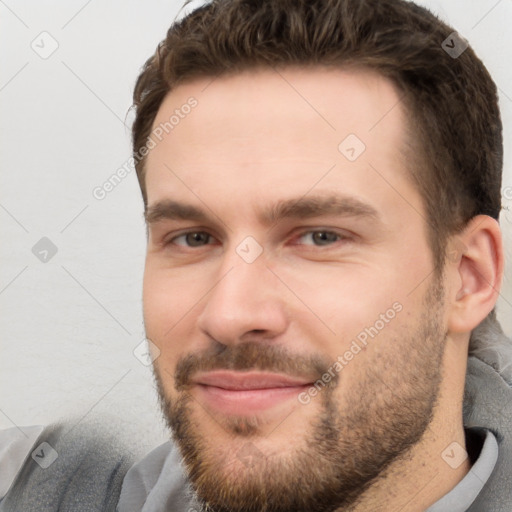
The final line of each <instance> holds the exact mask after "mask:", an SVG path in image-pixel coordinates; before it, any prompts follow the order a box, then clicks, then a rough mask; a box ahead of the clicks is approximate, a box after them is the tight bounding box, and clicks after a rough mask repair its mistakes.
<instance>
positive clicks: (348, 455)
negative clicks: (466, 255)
mask: <svg viewBox="0 0 512 512" xmlns="http://www.w3.org/2000/svg"><path fill="white" fill-rule="evenodd" d="M442 299H443V290H442V287H441V284H440V281H434V282H433V283H432V285H431V286H430V288H429V290H428V291H427V292H426V294H425V300H424V308H423V311H422V315H421V318H420V321H419V323H418V325H417V327H416V328H411V330H408V336H407V339H404V337H401V338H399V337H396V338H387V339H385V340H382V343H386V344H387V349H386V351H381V353H380V355H379V358H378V359H375V360H373V364H367V368H366V371H365V372H364V377H363V378H362V379H361V381H360V382H357V383H355V384H353V385H352V388H353V389H349V390H346V389H344V390H343V394H344V400H345V403H344V406H343V408H342V409H343V410H340V407H339V404H338V399H337V396H336V393H337V391H338V392H339V389H338V383H339V379H334V380H333V384H332V385H330V386H327V387H325V388H324V389H323V390H322V391H321V392H320V393H319V395H318V396H317V397H315V399H314V400H313V401H312V403H311V404H308V405H298V406H299V407H316V408H317V409H318V414H317V415H316V417H314V419H313V420H311V421H310V422H309V425H306V426H305V428H304V429H303V432H304V435H303V436H302V438H301V439H295V440H294V443H293V449H292V450H291V451H289V452H288V453H283V451H282V450H279V449H278V447H277V449H276V450H275V451H274V452H273V453H272V454H271V455H268V454H267V453H265V452H264V451H263V450H261V451H260V450H259V449H258V442H259V441H261V439H262V437H261V436H260V434H259V433H260V427H261V426H260V424H259V422H258V418H257V417H253V418H250V417H242V416H241V417H237V418H234V417H233V418H227V419H226V421H225V422H223V425H222V426H223V428H224V432H223V433H222V438H220V439H212V438H211V437H207V436H206V432H205V431H204V429H203V428H202V427H204V425H202V424H201V419H200V418H202V421H204V418H205V417H207V415H206V413H205V412H204V411H203V409H202V408H201V407H200V406H199V404H198V403H197V402H196V401H195V400H194V398H193V397H192V396H191V394H190V393H188V391H187V390H186V389H185V390H183V389H182V390H181V391H180V392H179V393H178V397H177V398H176V399H174V400H171V399H170V398H169V397H167V396H166V394H165V393H164V388H163V383H162V380H161V376H160V374H159V373H158V371H157V370H156V369H155V371H154V378H155V383H156V386H157V390H158V394H159V402H160V407H161V410H162V413H163V416H164V420H165V422H166V424H167V426H168V427H169V429H170V430H171V432H172V436H173V438H174V441H175V442H176V444H177V446H178V448H179V450H180V453H181V456H182V458H183V462H184V466H185V468H186V470H187V475H188V479H189V482H190V483H191V486H192V488H193V490H194V493H195V497H196V499H197V501H198V502H199V503H200V504H201V506H202V507H203V510H204V511H208V512H291V511H294V512H334V511H346V512H348V511H350V510H352V509H353V508H354V507H355V506H356V505H357V503H358V501H359V500H360V499H361V497H362V496H363V495H364V493H365V491H367V489H368V488H369V487H371V486H372V485H373V484H374V483H375V482H377V481H378V480H379V478H382V476H383V474H384V472H385V470H386V469H388V468H389V466H390V465H391V464H392V463H393V462H396V461H397V460H399V459H400V458H401V457H404V456H406V454H407V452H408V451H409V450H410V449H411V448H412V447H413V446H414V445H416V444H417V443H418V442H419V441H420V440H421V438H422V437H423V434H424V433H425V431H426V429H427V427H428V426H429V424H430V422H431V421H432V418H433V411H434V408H435V406H436V403H437V399H438V394H439V388H440V383H441V371H442V358H443V354H444V347H445V341H446V333H445V332H443V331H442V327H441V318H442ZM373 343H379V340H378V338H377V339H375V340H374V341H373ZM226 350H229V351H226ZM226 350H225V351H224V352H223V355H222V361H223V367H227V366H229V367H230V368H231V369H248V368H250V367H253V368H258V369H266V370H270V371H272V370H274V371H278V370H279V369H280V368H276V367H275V364H272V361H276V359H275V357H276V354H274V353H273V350H274V347H272V346H271V345H258V343H257V342H256V343H247V344H242V345H237V346H233V347H229V349H226ZM260 356H261V357H260ZM288 359H289V361H288V366H293V364H294V363H295V362H294V361H293V356H290V355H288ZM227 361H229V362H230V364H229V365H225V363H226V362H227ZM280 361H281V363H280V364H279V365H278V366H281V367H282V365H283V359H282V357H281V359H280ZM285 363H286V361H285ZM302 363H303V364H304V362H302ZM368 363H370V361H368ZM214 364H215V363H212V367H213V366H214ZM309 364H310V365H313V364H314V362H313V361H311V362H310V363H309ZM351 364H354V363H351ZM179 366H180V365H179V364H178V366H177V370H178V368H179ZM182 368H184V367H182ZM193 368H194V364H191V365H189V367H187V369H186V371H184V372H182V375H186V374H187V371H188V372H189V373H190V372H191V371H192V369H193ZM389 368H392V369H393V371H392V372H389V373H384V371H385V369H389ZM318 369H319V367H318V365H317V370H318ZM177 373H178V371H177ZM175 375H176V374H175ZM178 389H180V386H178ZM293 418H294V414H293V413H292V414H291V415H290V417H289V418H287V419H285V420H284V421H283V422H282V424H280V425H279V426H278V427H277V428H276V431H277V430H279V431H281V432H282V431H283V429H286V425H287V421H293ZM207 419H208V421H213V420H212V419H211V418H209V417H207ZM224 433H225V435H224ZM244 447H245V448H247V447H249V448H251V447H252V456H251V458H250V459H251V463H250V464H246V463H244V461H243V459H242V458H241V457H240V452H243V450H244ZM250 451H251V449H249V452H250Z"/></svg>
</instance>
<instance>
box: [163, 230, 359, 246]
mask: <svg viewBox="0 0 512 512" xmlns="http://www.w3.org/2000/svg"><path fill="white" fill-rule="evenodd" d="M193 233H201V234H206V235H208V236H209V237H210V238H214V237H213V236H212V235H210V233H208V232H207V231H199V230H189V231H184V232H182V233H180V234H179V235H175V236H173V237H172V238H170V239H169V240H164V241H163V246H164V247H167V246H170V245H177V246H178V247H182V248H187V249H194V248H196V249H197V248H200V247H205V246H207V245H211V244H209V243H206V244H204V245H201V246H195V247H193V246H188V245H185V246H183V245H178V244H173V242H174V241H175V240H176V239H178V238H181V237H186V236H187V235H190V234H193ZM312 233H324V234H328V235H335V236H337V237H338V239H339V240H337V241H335V242H332V243H330V244H327V245H316V244H306V245H308V246H313V247H332V246H333V245H334V244H336V242H342V241H348V240H350V237H349V236H346V235H342V234H341V233H337V232H336V231H332V230H327V229H309V230H306V231H301V232H300V233H298V235H297V236H296V238H299V239H300V238H302V237H304V236H305V235H309V234H312Z"/></svg>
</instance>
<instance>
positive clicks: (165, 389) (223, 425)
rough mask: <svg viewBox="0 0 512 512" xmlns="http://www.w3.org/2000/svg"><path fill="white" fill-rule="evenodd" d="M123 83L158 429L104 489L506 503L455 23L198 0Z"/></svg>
mask: <svg viewBox="0 0 512 512" xmlns="http://www.w3.org/2000/svg"><path fill="white" fill-rule="evenodd" d="M134 104H135V108H136V119H135V122H134V125H133V144H134V160H135V163H136V168H137V172H138V178H139V183H140V185H141V189H142V194H143V198H144V205H145V217H146V221H147V226H148V248H147V259H146V269H145V276H144V319H145V327H146V333H147V338H148V340H149V348H150V351H151V353H152V358H153V359H154V362H153V364H154V376H155V381H156V385H157V389H158V393H159V398H160V403H161V407H162V411H163V415H164V418H165V420H166V422H167V424H168V426H169V428H170V431H171V432H172V441H170V442H168V443H166V444H164V445H162V446H160V447H158V448H157V449H156V450H154V451H153V452H151V453H150V454H149V455H148V456H147V457H145V458H144V459H143V460H142V461H140V462H139V463H137V464H136V465H135V466H133V467H132V468H131V469H130V470H129V471H128V472H127V474H126V476H125V477H124V480H123V484H122V489H120V497H119V501H118V504H117V510H119V512H127V511H134V510H143V511H144V512H149V511H157V510H158V511H164V510H172V511H175V510H176V511H187V510H189V511H190V510H208V511H219V512H220V511H226V512H227V511H231V512H235V511H244V512H250V511H268V512H270V511H273V512H278V511H283V512H284V511H304V512H306V511H309V512H315V511H318V512H320V511H351V512H360V511H424V510H428V511H429V512H440V511H450V512H453V511H465V510H469V511H472V512H474V511H481V510H486V511H487V510H489V511H509V510H510V508H511V506H512V492H511V490H512V472H511V471H512V451H511V450H512V432H511V431H510V430H511V427H510V425H511V424H512V423H511V420H512V405H511V404H510V402H511V401H512V400H511V399H512V393H511V391H510V382H511V381H512V379H511V374H510V368H509V367H508V366H507V365H509V363H510V359H507V357H509V356H510V352H511V349H510V341H509V340H507V339H506V338H505V337H504V335H503V333H502V331H501V329H500V327H499V325H498V324H497V321H496V317H495V311H494V306H495V303H496V300H497V296H498V293H499V290H500V285H501V281H502V276H503V259H504V256H503V247H502V240H501V235H500V228H499V225H498V222H497V219H498V216H499V212H500V208H501V204H500V185H501V171H502V138H501V121H500V114H499V109H498V105H497V95H496V87H495V85H494V83H493V82H492V80H491V78H490V77H489V75H488V73H487V71H486V69H485V67H484V66H483V64H482V63H481V61H480V60H479V59H478V58H477V57H476V56H475V54H474V52H473V50H472V49H471V48H470V47H468V46H467V43H466V42H465V40H464V39H463V38H462V37H461V36H459V35H458V34H456V33H455V32H454V31H453V29H451V28H450V27H448V26H447V25H445V24H444V23H442V22H441V21H440V20H438V19H437V18H436V17H435V16H433V15H432V14H431V13H430V12H429V11H427V10H426V9H423V8H420V7H418V6H416V5H414V4H412V3H408V2H405V1H401V0H362V1H361V0H315V1H307V2H306V1H297V0H294V1H292V0H278V1H275V0H274V1H270V0H269V1H261V2H251V1H249V0H219V1H213V2H212V3H209V4H206V5H204V6H202V7H200V8H199V9H197V10H196V11H194V12H192V13H191V14H189V15H188V16H187V17H185V18H184V19H183V20H181V21H180V22H178V23H176V24H174V25H173V26H172V27H171V29H170V30H169V32H168V34H167V37H166V39H165V40H164V41H163V42H162V43H161V44H160V45H159V47H158V49H157V51H156V52H155V55H154V56H153V57H152V58H150V59H149V60H148V61H147V62H146V65H145V67H144V69H143V70H142V72H141V74H140V76H139V78H138V81H137V84H136V87H135V93H134ZM496 347H497V348H496ZM468 351H469V352H470V356H469V357H468ZM476 356H478V357H476ZM105 464H106V465H108V462H105ZM116 474H117V473H116ZM116 489H117V490H116ZM62 492H65V491H62ZM109 492H111V493H113V494H115V493H116V492H119V486H118V487H117V488H115V487H114V488H111V489H110V491H109ZM7 496H9V495H7Z"/></svg>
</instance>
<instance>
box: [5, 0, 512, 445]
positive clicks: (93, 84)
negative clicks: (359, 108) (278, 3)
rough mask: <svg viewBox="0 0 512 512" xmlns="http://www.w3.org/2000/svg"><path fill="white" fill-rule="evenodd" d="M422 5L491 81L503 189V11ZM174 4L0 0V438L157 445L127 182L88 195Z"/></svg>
mask: <svg viewBox="0 0 512 512" xmlns="http://www.w3.org/2000/svg"><path fill="white" fill-rule="evenodd" d="M420 3H421V4H422V5H426V6H428V7H430V8H431V9H432V10H433V11H434V12H436V13H437V14H439V15H440V16H441V17H442V18H443V19H444V20H445V21H447V22H448V23H449V24H451V25H452V26H453V27H454V28H455V29H456V30H458V31H459V32H460V33H461V34H462V35H463V36H464V37H466V38H467V39H468V40H469V42H470V44H471V45H472V46H473V48H474V49H475V51H476V52H477V54H478V55H479V56H480V58H481V59H482V60H483V62H484V63H485V64H486V66H487V68H488V69H489V71H490V73H491V75H492V76H493V78H494V80H495V81H496V83H497V85H498V87H499V89H500V104H501V109H502V116H503V121H504V125H505V131H504V138H505V171H504V173H505V175H504V184H503V188H504V189H505V187H507V186H508V187H512V161H511V157H510V151H511V149H512V143H511V136H512V67H511V66H510V62H511V61H512V31H511V30H510V26H511V24H512V1H510V0H500V1H497V0H484V1H483V0H472V1H468V0H445V1H443V2H442V7H441V2H439V1H437V2H434V1H425V2H420ZM180 6H181V2H175V1H165V2H164V1H155V0H154V1H148V2H135V1H134V0H129V1H123V2H113V3H111V2H101V1H99V0H90V1H88V2H87V1H86V0H75V1H67V2H55V1H46V2H45V1H37V2H36V1H30V2H29V1H26V2H21V1H18V2H15V1H14V0H5V1H4V0H2V1H1V2H0V23H1V27H0V52H2V59H1V62H2V64H1V67H0V123H1V125H2V131H1V134H2V136H1V138H0V161H1V173H0V230H1V236H2V244H1V245H0V251H1V252H0V261H1V270H0V308H1V316H0V334H1V337H0V340H1V352H0V354H1V359H0V428H9V427H12V426H18V427H22V426H24V425H33V424H47V423H50V422H53V421H55V420H57V419H59V418H63V417H72V418H73V421H74V422H75V423H76V422H78V421H87V420H89V419H91V418H106V417H108V418H112V419H118V420H119V421H121V422H122V427H121V434H122V435H124V436H126V438H128V439H130V441H131V442H133V443H134V450H135V451H137V452H139V453H143V452H145V451H147V450H149V449H150V448H152V447H154V446H157V445H158V444H160V443H161V442H163V441H165V440H166V439H167V434H166V432H165V428H164V424H163V422H162V420H161V419H160V411H159V409H158V405H157V400H156V392H155V390H154V389H153V382H152V377H151V372H150V370H149V369H148V368H147V367H145V366H144V365H143V364H141V362H139V360H138V359H136V358H135V357H134V355H133V350H134V348H135V347H136V346H137V345H138V344H139V343H140V342H141V340H143V338H144V330H143V324H142V306H141V287H142V272H143V265H144V251H145V230H144V223H143V220H142V201H141V199H140V193H139V189H138V184H137V180H136V177H135V174H134V173H131V174H129V175H128V176H127V177H126V178H125V179H124V180H123V181H122V182H121V183H120V184H119V185H118V186H117V187H116V188H115V189H114V190H113V191H112V192H110V193H109V194H108V195H107V196H106V198H105V199H103V200H101V201H100V200H97V199H95V198H94V197H93V195H92V190H93V189H94V187H97V186H101V185H102V184H103V183H104V182H105V181H106V180H107V179H108V178H109V177H110V176H111V175H112V174H113V173H115V171H116V170H117V169H118V168H119V167H121V166H122V165H123V164H124V162H126V160H127V158H128V157H129V155H130V132H129V127H130V124H131V121H132V119H133V116H132V115H128V116H127V113H128V109H129V107H130V105H131V94H132V89H133V85H134V82H135V79H136V77H137V75H138V72H139V68H140V67H141V66H142V64H143V63H144V62H145V60H146V59H147V58H148V57H149V56H150V55H151V54H152V53H153V51H154V50H155V48H156V45H157V44H158V42H159V41H160V40H161V39H163V38H164V36H165V33H166V31H167V29H168V27H169V25H170V24H171V22H172V20H173V19H174V17H175V15H176V13H177V12H178V9H179V7H180ZM43 31H47V32H48V33H49V34H51V37H52V38H54V39H55V40H56V41H57V42H58V48H57V50H56V51H55V52H54V53H53V54H52V55H51V56H50V57H48V58H47V59H42V58H41V57H40V56H39V55H38V54H36V53H35V51H34V50H33V49H32V48H31V43H32V41H33V40H34V39H35V40H36V43H37V41H40V39H37V38H38V36H39V34H40V33H41V32H43ZM50 43H51V41H50V40H48V39H47V40H46V43H45V47H46V48H49V44H50ZM39 44H41V43H39ZM125 117H126V119H125ZM125 125H126V126H125ZM504 206H505V207H507V206H508V207H509V208H510V209H511V211H510V212H508V213H506V214H505V212H503V214H502V218H501V224H502V228H503V231H504V235H505V244H506V256H507V264H508V269H507V274H506V279H505V283H504V288H503V290H502V294H501V297H500V299H499V301H498V307H499V309H498V314H499V318H500V319H501V321H502V324H503V327H504V329H505V331H506V332H507V333H508V334H509V335H510V334H511V333H512V250H511V247H512V242H511V240H512V188H511V189H510V193H508V195H507V197H506V198H505V199H504ZM42 237H48V238H49V239H50V240H51V241H52V242H53V243H54V244H55V245H56V247H57V249H58V252H57V254H56V255H55V256H54V257H53V258H51V260H49V261H48V262H47V263H42V262H41V261H39V260H38V259H37V258H36V257H35V256H34V254H33V253H32V247H33V246H34V244H36V242H38V241H39V240H40V239H41V238H42Z"/></svg>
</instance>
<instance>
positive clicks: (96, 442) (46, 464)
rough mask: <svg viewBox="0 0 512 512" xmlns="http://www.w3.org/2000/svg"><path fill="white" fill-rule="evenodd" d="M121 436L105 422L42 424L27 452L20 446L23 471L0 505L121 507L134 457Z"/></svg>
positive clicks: (20, 469) (1, 507)
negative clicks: (123, 484)
mask: <svg viewBox="0 0 512 512" xmlns="http://www.w3.org/2000/svg"><path fill="white" fill-rule="evenodd" d="M37 428H39V429H41V427H40V426H39V427H37ZM120 437H121V436H119V435H118V432H116V431H115V429H112V428H111V427H110V426H109V425H108V424H106V423H102V422H101V421H100V422H96V423H87V424H81V423H80V422H78V423H73V422H69V421H66V422H61V423H54V424H50V425H47V426H45V427H42V430H41V431H40V432H39V435H38V436H37V438H34V439H33V440H32V442H31V443H25V446H24V451H23V450H22V451H21V454H20V452H19V450H18V451H17V470H16V471H15V474H14V475H13V476H12V472H11V483H10V485H9V487H8V490H7V491H6V494H5V497H4V499H3V500H2V502H1V504H0V510H2V511H4V510H5V511H8V510H9V511H10V510H13V511H14V510H20V509H21V510H24V511H26V512H28V511H32V510H34V511H35V510H37V511H41V512H42V511H48V512H49V511H54V510H73V511H77V512H78V511H82V510H83V511H91V510H105V511H106V510H112V511H113V510H115V506H116V505H117V500H118V498H119V494H120V491H121V485H122V481H123V478H124V476H125V474H126V472H127V471H128V469H129V468H130V466H131V465H132V464H133V462H134V457H133V454H132V453H131V450H130V448H129V446H128V445H127V444H125V443H123V442H122V441H120ZM11 444H12V443H11ZM20 459H21V465H20Z"/></svg>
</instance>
